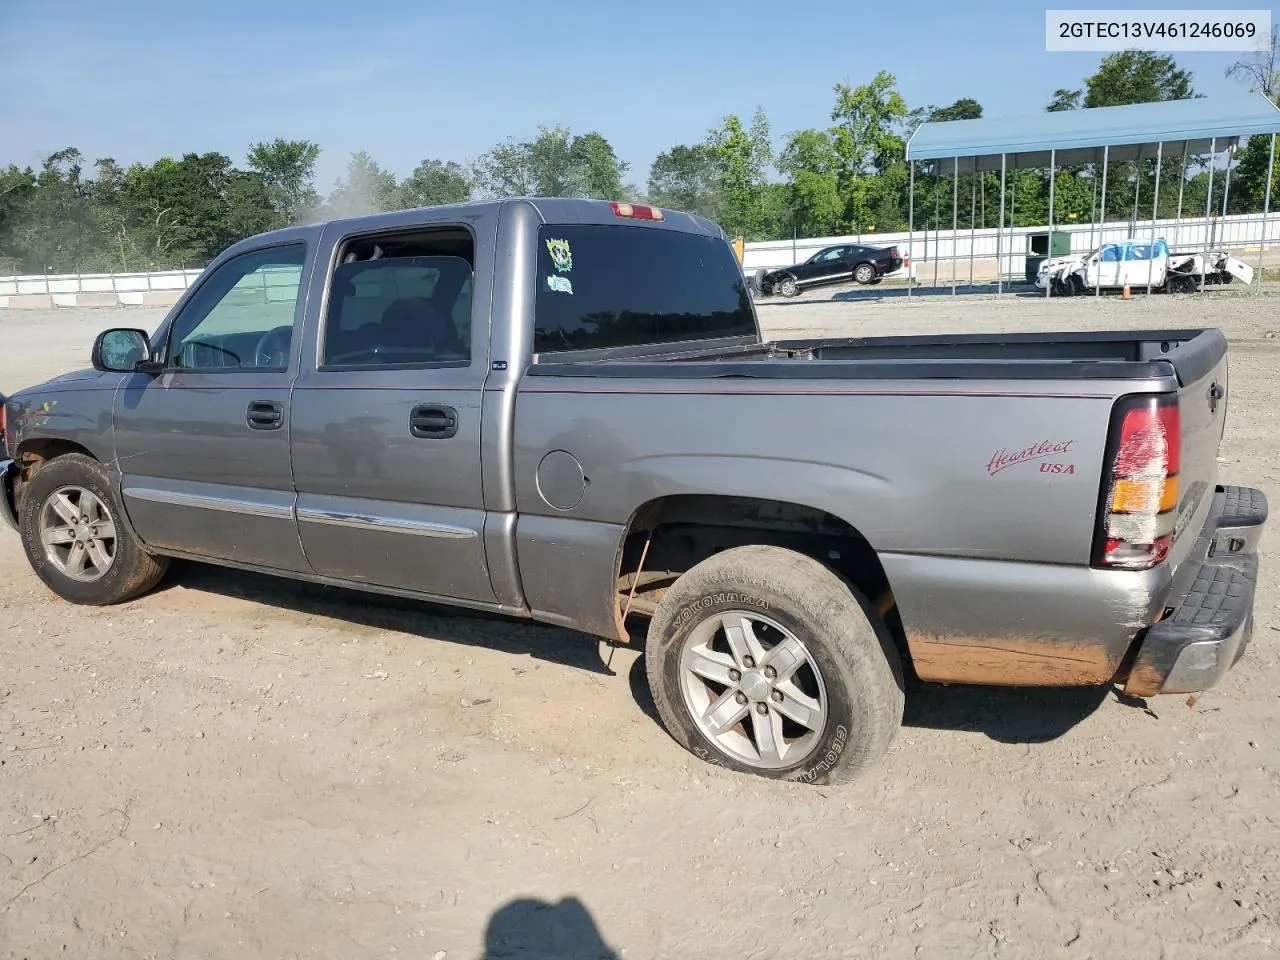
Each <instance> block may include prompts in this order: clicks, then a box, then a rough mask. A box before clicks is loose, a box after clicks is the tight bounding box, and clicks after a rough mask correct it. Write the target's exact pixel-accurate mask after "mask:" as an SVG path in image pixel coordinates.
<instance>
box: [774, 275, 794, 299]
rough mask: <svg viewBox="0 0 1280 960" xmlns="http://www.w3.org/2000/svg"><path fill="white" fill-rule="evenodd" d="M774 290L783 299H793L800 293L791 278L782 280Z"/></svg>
mask: <svg viewBox="0 0 1280 960" xmlns="http://www.w3.org/2000/svg"><path fill="white" fill-rule="evenodd" d="M774 289H775V290H777V291H778V292H779V293H780V294H782V295H783V296H784V297H794V296H795V295H796V294H797V293H799V292H800V287H799V285H798V284H797V283H796V282H795V280H793V279H792V278H791V277H785V278H783V280H782V282H780V283H778V284H777V285H776V286H775V287H774Z"/></svg>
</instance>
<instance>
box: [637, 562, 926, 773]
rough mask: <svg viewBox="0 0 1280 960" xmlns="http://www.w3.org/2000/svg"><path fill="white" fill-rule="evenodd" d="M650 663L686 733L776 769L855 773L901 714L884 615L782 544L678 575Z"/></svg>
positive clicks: (729, 757) (701, 753) (898, 675)
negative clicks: (783, 547) (873, 609)
mask: <svg viewBox="0 0 1280 960" xmlns="http://www.w3.org/2000/svg"><path fill="white" fill-rule="evenodd" d="M645 668H646V671H647V674H648V680H649V688H650V691H651V692H652V695H653V699H654V702H655V704H656V706H657V708H658V712H659V715H660V716H661V717H662V721H663V723H664V725H665V726H666V728H667V731H668V732H669V733H670V734H671V735H672V737H673V738H674V739H675V740H676V741H677V742H678V743H680V744H681V745H682V746H684V747H685V748H686V749H688V750H689V751H691V752H692V753H693V754H695V755H696V756H698V757H700V758H701V759H703V760H705V761H707V762H709V763H713V764H717V765H720V766H724V767H728V768H730V769H733V770H737V771H741V772H744V773H754V774H757V775H760V776H764V777H768V778H772V779H779V780H796V781H801V782H805V783H833V782H838V781H844V780H849V779H852V778H853V777H854V776H856V775H857V774H858V773H860V772H862V771H863V770H865V769H866V768H867V767H869V766H870V765H871V764H873V763H874V762H875V761H877V760H878V759H879V758H880V757H881V756H882V755H883V754H884V753H885V751H886V750H887V749H888V748H889V744H890V743H891V742H892V740H893V738H894V735H895V734H896V733H897V730H898V727H899V726H900V724H901V722H902V710H903V685H902V667H901V663H900V660H899V657H898V653H897V650H896V649H895V647H894V645H893V641H892V639H891V638H890V637H889V635H888V632H887V630H886V629H885V627H884V624H883V622H882V621H881V620H880V618H879V617H878V616H876V614H875V613H874V612H873V611H872V608H871V606H870V604H869V603H868V602H867V600H866V599H865V598H864V597H862V596H861V594H859V593H858V592H857V591H855V590H853V589H851V588H850V587H849V586H848V585H847V584H846V583H845V582H844V581H843V580H841V579H840V578H839V577H838V576H836V574H834V573H833V572H831V571H830V570H828V569H827V568H826V567H824V566H823V565H822V564H820V563H818V562H817V561H816V560H813V559H811V558H809V557H806V556H804V555H803V554H799V553H796V552H794V551H791V550H785V549H782V548H780V547H770V546H748V547H738V548H735V549H732V550H726V551H724V552H722V553H718V554H716V555H715V556H713V557H710V558H708V559H707V560H704V561H702V562H701V563H699V564H697V565H696V566H694V567H693V568H692V569H690V570H689V571H688V572H687V573H685V574H684V575H683V576H681V577H680V579H679V580H677V581H676V583H675V584H674V585H673V586H672V587H671V589H670V590H668V591H667V593H666V595H665V596H664V597H663V599H662V602H661V603H659V605H658V609H657V610H656V611H655V613H654V617H653V620H652V621H651V622H650V625H649V633H648V639H647V644H646V649H645Z"/></svg>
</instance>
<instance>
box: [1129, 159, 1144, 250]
mask: <svg viewBox="0 0 1280 960" xmlns="http://www.w3.org/2000/svg"><path fill="white" fill-rule="evenodd" d="M1141 194H1142V146H1141V145H1139V146H1138V159H1137V160H1135V161H1133V216H1132V217H1130V218H1129V236H1130V237H1132V236H1133V232H1134V231H1135V230H1137V229H1138V197H1139V196H1141Z"/></svg>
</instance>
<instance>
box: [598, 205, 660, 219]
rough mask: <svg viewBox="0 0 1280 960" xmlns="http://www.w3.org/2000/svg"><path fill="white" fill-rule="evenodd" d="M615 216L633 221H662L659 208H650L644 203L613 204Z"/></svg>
mask: <svg viewBox="0 0 1280 960" xmlns="http://www.w3.org/2000/svg"><path fill="white" fill-rule="evenodd" d="M609 205H610V206H611V207H613V213H614V216H618V217H629V218H630V219H632V220H661V219H663V216H662V211H661V210H660V209H659V208H658V207H650V206H648V205H647V204H643V203H617V202H614V203H611V204H609Z"/></svg>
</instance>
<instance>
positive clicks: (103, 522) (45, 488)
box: [19, 453, 168, 605]
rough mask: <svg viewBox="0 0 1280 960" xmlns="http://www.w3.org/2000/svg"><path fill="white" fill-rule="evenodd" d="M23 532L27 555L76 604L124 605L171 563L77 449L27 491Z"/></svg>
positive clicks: (42, 576) (21, 517)
mask: <svg viewBox="0 0 1280 960" xmlns="http://www.w3.org/2000/svg"><path fill="white" fill-rule="evenodd" d="M19 530H20V531H21V533H22V546H23V549H24V550H25V552H26V554H27V561H28V562H29V563H30V564H31V568H32V569H33V570H34V571H35V572H36V575H37V576H38V577H39V578H40V579H41V580H42V581H44V583H45V585H46V586H47V587H49V589H51V590H52V591H53V592H54V593H56V594H57V595H58V596H60V597H62V598H63V599H64V600H69V601H71V602H72V603H82V604H91V605H106V604H113V603H121V602H123V601H125V600H130V599H132V598H134V597H136V596H138V595H140V594H143V593H145V592H146V591H148V590H150V589H151V588H152V587H154V586H155V585H156V584H157V583H158V582H159V581H160V578H161V577H162V576H164V572H165V569H166V567H167V565H168V561H167V560H165V559H164V558H160V557H153V556H152V555H150V554H148V553H147V552H146V550H145V549H143V546H142V543H141V541H139V540H138V538H137V537H136V536H135V535H134V533H133V531H132V530H131V529H130V528H129V526H128V524H127V523H125V522H124V518H123V511H121V509H120V505H119V502H118V500H117V498H116V496H115V494H114V493H113V492H112V490H111V484H110V483H109V481H108V478H107V471H106V468H105V467H103V465H102V464H101V463H99V462H98V461H97V460H94V459H93V458H92V457H88V456H85V455H84V454H79V453H73V454H67V455H65V456H61V457H58V458H56V459H54V460H51V461H49V462H48V463H47V464H45V465H44V466H43V467H41V468H40V469H39V470H37V471H36V472H35V474H34V475H33V476H32V478H31V480H30V481H29V482H28V483H27V484H26V486H25V488H24V490H23V492H22V505H21V512H20V515H19Z"/></svg>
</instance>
